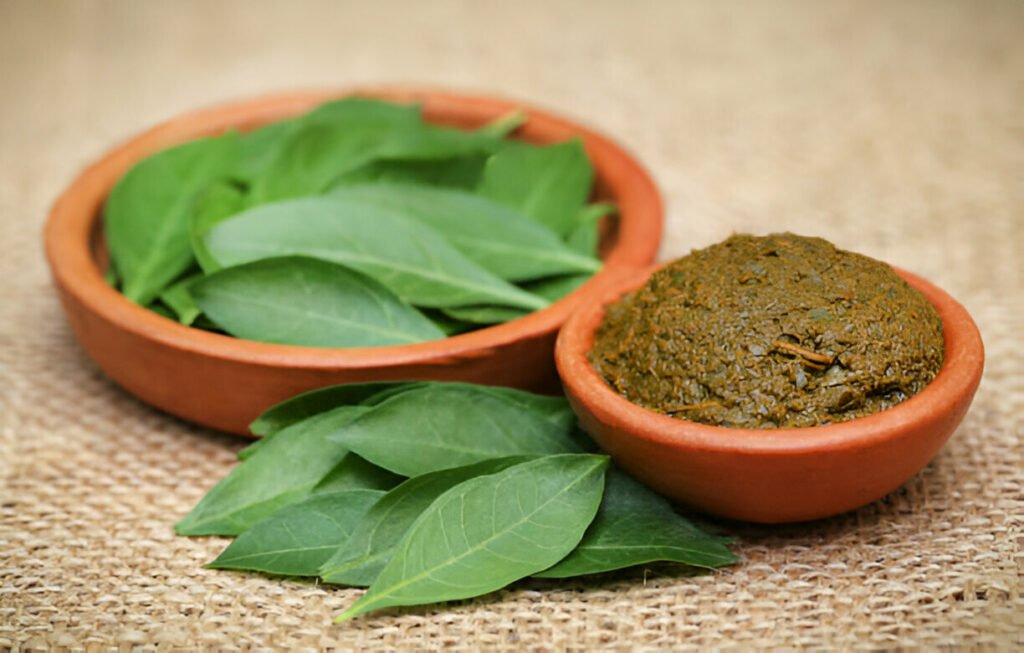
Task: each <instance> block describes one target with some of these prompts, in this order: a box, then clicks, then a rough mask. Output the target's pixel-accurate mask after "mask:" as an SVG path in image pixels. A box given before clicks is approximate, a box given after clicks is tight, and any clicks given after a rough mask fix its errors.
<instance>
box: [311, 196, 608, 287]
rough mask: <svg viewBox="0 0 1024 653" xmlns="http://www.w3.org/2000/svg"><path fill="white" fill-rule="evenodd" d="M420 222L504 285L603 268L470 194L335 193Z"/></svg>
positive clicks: (523, 220)
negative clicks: (504, 283)
mask: <svg viewBox="0 0 1024 653" xmlns="http://www.w3.org/2000/svg"><path fill="white" fill-rule="evenodd" d="M331 196H332V197H337V198H341V199H345V200H349V201H353V202H365V203H369V204H372V205H374V206H380V207H383V208H386V209H391V210H393V211H396V212H398V213H401V214H402V215H403V216H405V217H409V218H412V219H415V220H419V221H421V222H423V223H425V224H427V225H429V226H430V227H432V228H434V229H435V230H437V232H438V233H441V234H444V236H445V238H447V239H448V241H449V242H450V243H452V244H453V245H454V246H455V248H456V249H458V250H459V251H460V252H462V253H463V254H464V255H465V256H466V257H467V258H469V259H471V260H472V261H474V262H476V263H477V264H478V265H480V266H481V267H483V268H485V269H487V270H490V271H491V272H493V273H494V274H495V275H497V276H499V277H501V278H502V279H507V280H510V281H523V280H527V279H537V278H540V277H546V276H550V275H556V274H568V273H572V272H590V273H592V272H595V271H597V270H598V269H600V267H601V262H600V261H598V260H597V259H595V258H593V256H586V255H580V254H578V253H577V252H574V251H573V250H571V249H570V248H569V247H567V246H566V245H565V244H564V243H562V241H561V240H560V239H559V238H558V236H556V235H555V233H554V232H552V231H551V230H549V229H546V228H544V227H543V226H542V225H539V224H537V222H535V221H534V220H531V219H530V218H527V217H525V216H523V215H522V214H520V213H518V212H516V211H515V210H513V209H510V208H508V207H506V206H504V205H502V204H499V203H497V202H494V201H492V200H488V199H486V198H483V197H479V196H477V195H474V194H472V193H467V192H465V191H459V190H454V189H446V188H431V187H429V186H422V185H415V184H400V183H376V184H350V185H345V186H342V187H339V188H337V189H335V190H333V191H332V192H331Z"/></svg>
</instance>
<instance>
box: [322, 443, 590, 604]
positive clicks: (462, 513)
mask: <svg viewBox="0 0 1024 653" xmlns="http://www.w3.org/2000/svg"><path fill="white" fill-rule="evenodd" d="M607 464H608V459H607V458H605V457H603V456H592V455H562V456H547V457H544V458H540V459H538V460H534V461H530V462H526V463H522V464H520V465H516V466H514V467H510V468H509V469H506V470H504V471H502V472H499V473H497V474H491V475H487V476H480V477H477V478H474V479H470V480H468V481H465V482H464V483H461V484H459V485H457V486H455V487H454V488H452V489H451V490H448V491H447V492H445V493H444V494H442V495H441V496H440V497H439V498H438V499H437V500H436V501H435V502H434V503H433V504H431V505H430V507H429V508H427V510H426V511H424V513H423V514H422V515H420V517H419V518H418V519H417V520H416V522H415V523H414V524H413V525H412V526H411V527H410V528H409V531H408V533H407V534H406V536H405V538H403V540H402V542H401V544H400V545H399V547H398V550H397V551H396V552H395V555H394V557H393V558H392V559H391V561H390V562H389V563H388V564H387V566H386V567H385V568H384V569H383V571H381V573H380V575H379V576H378V577H377V580H376V581H374V583H373V585H371V586H370V589H369V590H367V592H366V594H364V595H363V596H362V598H360V599H359V600H358V601H357V602H356V603H355V604H354V605H352V606H351V607H350V608H349V609H348V610H346V611H345V612H344V613H342V614H341V615H340V616H339V617H338V619H337V620H338V621H343V620H345V619H350V618H352V617H355V616H357V615H360V614H363V613H365V612H369V611H371V610H379V609H381V608H386V607H391V606H399V605H420V604H423V603H435V602H437V601H449V600H454V599H464V598H469V597H473V596H479V595H481V594H486V593H487V592H492V591H494V590H497V589H500V588H502V587H504V586H505V585H508V584H509V583H511V582H513V581H515V580H518V579H520V578H524V577H526V576H529V575H531V574H534V573H536V572H538V571H540V570H542V569H545V568H547V567H549V566H551V565H553V564H554V563H555V562H557V561H558V560H561V559H562V558H563V557H565V555H566V554H568V553H569V552H570V551H571V550H572V549H573V547H575V546H576V544H577V543H578V542H579V540H580V538H581V537H582V536H583V532H584V531H585V530H586V528H587V525H588V524H590V522H591V520H592V519H593V518H594V514H595V513H596V512H597V507H598V504H599V503H600V501H601V491H602V489H603V487H604V470H605V467H606V466H607Z"/></svg>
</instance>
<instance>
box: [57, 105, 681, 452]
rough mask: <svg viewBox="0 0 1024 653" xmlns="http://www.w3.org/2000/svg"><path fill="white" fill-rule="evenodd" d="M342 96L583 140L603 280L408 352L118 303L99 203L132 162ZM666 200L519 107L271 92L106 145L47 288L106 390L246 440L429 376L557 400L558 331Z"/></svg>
mask: <svg viewBox="0 0 1024 653" xmlns="http://www.w3.org/2000/svg"><path fill="white" fill-rule="evenodd" d="M344 95H363V96H371V97H381V98H385V99H390V100H393V101H406V102H418V103H421V104H422V105H423V111H424V116H425V117H426V119H427V120H430V121H432V122H436V123H441V124H448V125H455V126H462V127H469V128H471V127H477V126H479V125H482V124H484V123H486V122H487V121H489V120H492V119H494V118H496V117H498V116H500V115H503V114H505V113H507V112H509V111H511V110H515V109H522V110H524V111H525V112H526V114H527V116H528V121H527V123H526V124H525V125H524V126H523V127H522V128H520V130H518V131H517V132H516V136H517V137H519V138H522V139H524V140H528V141H532V142H537V143H547V142H555V141H560V140H564V139H567V138H570V137H573V136H581V137H582V138H583V140H584V144H585V146H586V148H587V152H588V153H589V155H590V157H591V160H592V161H593V163H594V167H595V169H596V172H597V184H596V195H597V196H598V197H601V198H607V199H611V200H613V201H615V202H616V203H617V204H618V207H619V212H620V214H619V216H618V218H617V219H616V221H615V222H614V223H613V224H612V225H611V226H610V227H609V228H607V229H605V230H604V232H603V236H604V237H603V239H602V258H603V259H604V262H605V267H604V269H603V270H602V271H601V272H599V273H598V274H596V275H595V276H594V278H593V279H591V280H590V281H588V282H587V283H586V284H585V285H584V286H582V287H581V288H580V289H578V290H577V291H576V292H574V293H572V294H571V295H569V296H567V297H565V298H563V299H562V300H560V301H558V302H556V303H555V304H553V305H551V306H550V307H548V308H546V309H544V310H541V311H537V312H536V313H533V314H531V315H529V316H526V317H524V318H521V319H518V320H514V321H512V322H508V323H506V324H502V325H498V326H494V327H490V328H487V329H481V330H479V331H476V332H473V333H468V334H463V335H459V336H455V337H452V338H446V339H444V340H438V341H434V342H426V343H420V344H415V345H406V346H394V347H375V348H362V349H318V348H310V347H293V346H284V345H271V344H265V343H258V342H251V341H245V340H240V339H236V338H230V337H227V336H222V335H218V334H214V333H209V332H205V331H201V330H198V329H192V328H189V327H185V326H182V325H180V324H178V323H176V322H174V321H172V320H168V319H165V318H163V317H161V316H159V315H157V314H155V313H152V312H150V311H148V310H146V309H144V308H142V307H140V306H137V305H135V304H133V303H131V302H129V301H128V300H126V299H125V298H124V297H123V296H122V295H121V294H120V293H118V292H117V291H115V290H113V289H112V288H110V287H109V286H107V285H106V284H105V283H104V281H103V278H102V270H101V266H102V258H103V257H102V249H103V248H102V246H101V245H102V224H101V210H102V206H103V201H104V199H105V197H106V196H107V194H108V193H109V192H110V189H111V188H112V186H113V184H114V183H115V182H116V181H117V179H118V178H120V177H121V175H123V174H124V172H125V171H126V170H128V169H129V168H130V167H131V166H132V165H133V164H134V163H136V162H137V161H139V160H141V159H143V158H144V157H146V156H147V155H149V154H152V153H154V152H156V151H158V150H160V149H163V148H166V147H169V146H171V145H174V144H177V143H181V142H183V141H186V140H190V139H193V138H197V137H201V136H206V135H211V134H216V133H220V132H223V131H225V130H227V129H231V128H237V129H243V130H245V129H251V128H254V127H257V126H259V125H262V124H266V123H268V122H273V121H275V120H280V119H283V118H287V117H290V116H294V115H297V114H300V113H303V112H305V111H308V110H310V109H312V108H314V107H315V106H317V105H318V104H320V103H322V102H325V101H327V100H330V99H334V98H338V97H342V96H344ZM662 219H663V218H662V203H661V199H660V196H659V194H658V191H657V189H656V187H655V185H654V183H653V181H652V180H651V178H650V176H649V175H648V174H647V172H646V171H645V170H644V169H643V167H642V166H641V165H640V164H639V163H638V162H637V161H636V160H634V159H633V158H632V157H631V156H630V155H629V154H627V153H626V152H625V151H624V150H622V149H621V148H620V147H618V146H617V145H616V144H614V143H613V142H612V141H610V140H609V139H607V138H606V137H604V136H602V135H600V134H597V133H595V132H593V131H591V130H589V129H587V128H585V127H583V126H580V125H578V124H575V123H572V122H570V121H568V120H565V119H562V118H558V117H556V116H553V115H551V114H549V113H546V112H544V111H540V110H536V109H533V108H531V107H529V106H525V105H523V104H522V103H520V102H515V101H510V100H503V99H496V98H485V97H471V96H463V95H456V94H452V93H446V92H437V91H430V90H419V89H395V88H387V89H360V90H357V91H353V92H348V93H342V92H337V91H320V92H304V93H293V94H285V95H275V96H270V97H264V98H260V99H256V100H249V101H243V102H236V103H232V104H225V105H222V106H217V107H213V108H209V109H204V110H200V111H196V112H193V113H189V114H186V115H183V116H181V117H178V118H174V119H172V120H170V121H168V122H166V123H163V124H161V125H159V126H157V127H155V128H153V129H151V130H150V131H147V132H145V133H143V134H141V135H140V136H138V137H136V138H133V139H132V140H130V141H128V142H127V143H125V144H124V145H122V146H120V147H117V148H115V149H114V150H112V151H111V152H109V153H108V154H106V155H105V156H103V157H102V158H101V159H100V160H99V161H97V162H96V163H95V164H93V165H92V166H90V167H89V168H87V169H86V170H85V171H84V172H83V173H82V174H81V175H80V176H79V177H78V178H77V179H76V180H75V181H74V182H73V183H72V184H71V186H70V187H69V188H68V189H67V190H66V191H65V192H64V193H63V194H62V195H61V196H60V198H59V199H58V200H57V202H56V204H55V205H54V207H53V209H52V211H51V214H50V218H49V221H48V223H47V226H46V233H45V241H46V254H47V258H48V259H49V263H50V268H51V271H52V274H53V279H54V283H55V285H56V287H57V289H58V291H59V294H60V298H61V301H62V303H63V306H64V310H65V313H66V315H67V319H68V322H69V323H70V324H71V327H72V330H73V331H74V334H75V336H76V337H77V338H78V341H79V342H80V344H81V346H82V348H83V349H84V350H85V351H86V352H87V353H88V355H89V356H90V357H92V359H93V360H94V361H95V362H96V364H97V365H99V367H100V368H101V369H102V370H103V371H104V372H106V373H107V374H108V375H109V376H110V377H111V378H112V379H113V380H114V381H116V382H117V383H118V384H120V385H121V386H122V387H124V388H125V389H126V390H128V391H129V392H131V393H132V394H134V395H136V396H138V397H139V398H140V399H142V400H143V401H146V402H148V403H150V404H152V405H154V406H156V407H157V408H160V409H162V410H165V411H167V412H169V413H171V414H174V415H177V416H179V417H182V418H184V419H186V420H190V421H193V422H197V423H199V424H203V425H206V426H210V427H213V428H216V429H221V430H224V431H231V432H234V433H239V434H244V435H248V434H249V430H248V424H249V422H250V421H251V420H252V419H253V418H255V417H256V416H257V415H259V413H260V412H262V411H263V410H265V409H266V408H268V407H269V406H271V405H273V404H275V403H277V402H278V401H281V400H283V399H286V398H288V397H291V396H293V395H295V394H297V393H300V392H303V391H306V390H310V389H312V388H317V387H322V386H325V385H330V384H334V383H348V382H359V381H370V380H403V379H437V380H449V381H456V380H457V381H471V382H479V383H488V384H493V385H506V386H512V387H517V388H524V389H530V390H537V391H554V390H556V389H557V387H558V386H557V376H556V375H555V369H554V361H553V357H552V351H553V348H554V342H555V334H556V332H557V331H558V328H559V327H560V326H561V325H562V323H563V322H564V321H565V320H566V318H567V317H568V316H569V314H570V313H571V312H572V310H573V309H574V308H576V307H577V306H581V305H585V304H588V303H590V302H592V301H593V300H594V296H595V293H596V292H598V290H599V288H600V287H602V285H603V283H604V282H605V281H607V280H608V279H609V278H611V277H613V275H614V274H615V273H616V272H621V271H622V270H623V269H629V268H637V267H643V266H646V265H648V264H649V263H650V262H651V261H653V260H654V257H655V255H656V254H657V250H658V245H659V243H660V241H661V232H662Z"/></svg>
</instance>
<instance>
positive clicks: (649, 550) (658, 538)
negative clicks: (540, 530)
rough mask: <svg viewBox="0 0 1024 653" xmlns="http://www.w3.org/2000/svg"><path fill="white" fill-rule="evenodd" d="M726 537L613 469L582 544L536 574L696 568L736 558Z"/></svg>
mask: <svg viewBox="0 0 1024 653" xmlns="http://www.w3.org/2000/svg"><path fill="white" fill-rule="evenodd" d="M727 543H728V540H727V539H724V538H720V537H715V536H713V535H709V534H707V533H705V532H703V531H701V530H700V529H698V528H697V527H696V526H694V525H693V524H691V523H690V522H689V521H688V520H687V519H686V518H684V517H683V516H681V515H679V514H678V513H676V512H675V511H674V510H673V509H672V506H670V505H669V503H668V502H667V501H666V500H665V499H663V498H662V497H660V496H658V495H657V494H655V493H654V492H652V491H651V490H648V489H647V488H645V487H644V486H643V485H641V484H640V483H638V482H637V481H636V480H634V479H633V478H631V477H630V476H629V475H627V474H626V473H625V472H622V471H620V470H618V469H615V468H612V469H610V470H609V471H608V476H607V479H606V483H605V494H604V499H603V500H602V501H601V507H600V509H599V510H598V512H597V517H595V518H594V522H593V523H592V524H591V525H590V527H589V528H588V529H587V532H586V534H585V535H584V536H583V540H582V541H581V542H580V543H579V546H577V547H576V549H574V550H573V552H572V553H570V554H569V555H568V556H566V558H565V559H563V560H562V561H560V562H559V563H558V564H556V565H555V566H554V567H552V568H550V569H546V570H544V571H542V572H540V573H538V574H534V575H535V576H539V577H544V578H566V577H569V576H581V575H584V574H596V573H600V572H604V571H612V570H614V569H622V568H625V567H632V566H634V565H642V564H647V563H650V562H656V561H669V562H679V563H683V564H687V565H693V566H696V567H706V568H711V567H721V566H724V565H729V564H732V563H734V562H736V560H737V558H736V556H735V555H734V554H733V553H732V552H731V551H730V550H729V549H728V547H727V546H726V544H727Z"/></svg>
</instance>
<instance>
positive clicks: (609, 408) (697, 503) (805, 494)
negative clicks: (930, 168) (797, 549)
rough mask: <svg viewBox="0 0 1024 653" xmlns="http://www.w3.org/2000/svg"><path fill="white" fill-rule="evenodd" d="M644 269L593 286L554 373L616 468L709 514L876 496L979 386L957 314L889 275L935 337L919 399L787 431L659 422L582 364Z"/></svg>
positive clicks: (786, 511) (559, 350) (795, 510)
mask: <svg viewBox="0 0 1024 653" xmlns="http://www.w3.org/2000/svg"><path fill="white" fill-rule="evenodd" d="M652 271H653V270H652V269H648V270H645V271H632V272H630V273H627V274H625V275H623V277H622V278H621V279H618V280H617V281H613V282H611V283H610V284H608V285H605V286H604V287H603V290H602V291H601V293H600V297H599V300H598V302H596V303H593V304H589V305H587V306H584V307H582V308H581V309H579V310H577V311H576V312H575V313H574V314H573V316H572V317H571V318H570V319H569V321H568V322H567V323H566V324H565V326H564V327H563V328H562V331H561V333H560V335H559V337H558V344H557V346H556V350H555V358H556V361H557V364H558V372H559V374H560V375H561V377H562V383H563V385H564V387H565V390H566V393H567V394H568V395H569V400H570V401H571V402H572V405H573V408H574V409H575V411H576V414H577V415H578V416H579V418H580V421H581V423H582V425H583V427H584V429H586V431H587V432H588V433H590V434H591V435H592V436H593V437H594V438H595V439H596V440H597V441H598V443H600V445H601V446H602V447H603V448H604V449H605V450H607V451H608V453H610V454H611V455H612V457H613V458H614V459H615V461H616V462H617V463H618V464H620V465H621V466H622V467H623V468H625V469H626V470H628V471H629V472H631V473H632V474H634V475H635V476H636V477H637V478H638V479H640V480H641V481H643V482H644V483H646V484H648V485H649V486H650V487H652V488H654V489H655V490H657V491H658V492H660V493H662V494H664V495H666V496H669V497H672V498H673V499H676V500H678V501H680V502H683V503H685V504H689V505H691V506H693V507H696V508H698V509H700V510H703V511H705V512H708V513H711V514H715V515H719V516H723V517H729V518H733V519H741V520H746V521H755V522H764V523H781V522H794V521H804V520H809V519H817V518H820V517H826V516H829V515H834V514H838V513H841V512H845V511H847V510H852V509H854V508H857V507H859V506H862V505H865V504H867V503H870V502H871V501H874V500H876V499H879V498H881V497H883V496H885V495H886V494H888V493H889V492H891V491H893V490H895V489H896V488H898V487H899V486H900V485H901V484H902V483H903V482H905V481H906V480H907V479H909V478H910V477H912V476H913V475H914V474H916V473H917V472H918V471H919V470H920V469H921V468H923V467H924V466H925V465H926V464H927V463H928V461H929V460H931V459H932V457H934V456H935V454H936V453H938V451H939V449H940V448H941V447H942V445H943V444H944V443H945V442H946V440H947V439H948V438H949V436H950V435H951V434H952V433H953V431H954V430H955V429H956V427H957V425H958V424H959V423H960V420H961V419H963V416H964V414H965V413H966V412H967V408H968V406H969V405H970V403H971V400H972V399H973V397H974V392H975V390H977V388H978V383H979V381H980V380H981V372H982V367H983V365H984V358H985V355H984V348H983V346H982V342H981V335H980V334H979V333H978V328H977V327H976V326H975V324H974V321H973V320H972V319H971V317H970V315H968V313H967V311H966V310H965V309H964V308H963V306H961V305H960V304H959V303H957V302H956V300H954V299H953V298H952V297H950V296H949V295H948V294H946V293H945V292H943V291H942V290H941V289H939V288H937V287H935V286H933V285H932V284H930V283H928V282H927V281H925V280H924V279H921V278H919V277H916V276H914V275H913V274H910V273H908V272H905V271H902V270H898V269H897V270H896V271H897V273H899V275H900V276H902V277H903V278H904V279H906V280H907V282H908V283H909V284H910V285H911V286H913V287H914V288H916V289H918V290H920V291H921V292H922V293H924V295H925V297H927V298H928V300H929V301H930V302H931V303H932V304H933V305H934V306H935V308H936V310H937V311H938V313H939V317H940V318H941V319H942V322H943V329H944V333H945V341H946V343H945V349H946V357H945V362H944V363H943V367H942V370H941V371H940V372H939V375H938V376H937V377H936V378H935V380H934V381H932V382H931V384H929V385H928V386H927V387H926V388H925V389H924V390H922V391H921V392H920V393H919V394H917V395H915V396H913V397H911V398H910V399H908V400H907V401H905V402H903V403H901V404H898V405H897V406H895V407H893V408H890V409H889V410H885V411H882V412H880V413H875V414H874V415H869V416H867V417H861V418H857V419H854V420H851V421H848V422H842V423H840V424H833V425H829V426H815V427H809V428H799V429H779V430H742V429H728V428H722V427H716V426H707V425H703V424H696V423H693V422H684V421H681V420H678V419H674V418H671V417H667V416H665V415H660V414H658V413H654V412H651V411H648V410H646V409H643V408H640V407H639V406H636V405H634V404H632V403H630V402H629V401H627V400H626V399H624V398H622V397H621V396H619V395H618V394H617V393H615V392H614V391H613V390H612V389H611V388H610V387H609V386H608V385H606V384H605V382H604V380H603V379H601V377H600V376H599V375H598V374H597V372H596V371H595V370H594V369H593V367H591V365H590V362H589V361H588V360H587V357H586V354H587V352H588V351H589V350H590V348H591V346H592V344H593V337H594V330H595V329H596V328H597V326H598V324H600V322H601V320H602V319H603V318H604V308H603V307H604V306H606V305H607V304H610V303H612V302H614V301H616V300H617V299H618V298H619V297H621V296H622V295H623V294H624V293H627V292H630V291H632V290H636V289H637V288H639V287H640V286H642V285H643V284H644V283H645V282H646V280H647V278H648V277H649V276H650V274H651V272H652Z"/></svg>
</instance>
